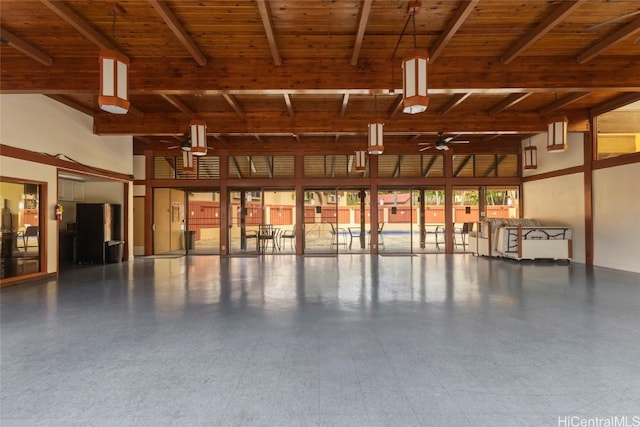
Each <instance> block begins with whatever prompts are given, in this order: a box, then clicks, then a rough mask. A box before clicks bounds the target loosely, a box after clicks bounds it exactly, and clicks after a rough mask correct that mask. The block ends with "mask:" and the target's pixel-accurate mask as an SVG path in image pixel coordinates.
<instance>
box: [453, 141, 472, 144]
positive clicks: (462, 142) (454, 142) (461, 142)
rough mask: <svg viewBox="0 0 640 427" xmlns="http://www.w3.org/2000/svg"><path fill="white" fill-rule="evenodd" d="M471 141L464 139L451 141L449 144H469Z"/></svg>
mask: <svg viewBox="0 0 640 427" xmlns="http://www.w3.org/2000/svg"><path fill="white" fill-rule="evenodd" d="M468 143H469V141H464V140H460V141H451V142H450V143H449V144H468Z"/></svg>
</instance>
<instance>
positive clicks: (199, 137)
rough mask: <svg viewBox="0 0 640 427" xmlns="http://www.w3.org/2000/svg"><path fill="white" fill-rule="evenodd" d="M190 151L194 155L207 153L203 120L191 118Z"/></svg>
mask: <svg viewBox="0 0 640 427" xmlns="http://www.w3.org/2000/svg"><path fill="white" fill-rule="evenodd" d="M189 127H190V128H191V153H193V155H194V156H206V155H207V123H206V122H205V121H204V120H197V119H196V120H191V122H190V123H189Z"/></svg>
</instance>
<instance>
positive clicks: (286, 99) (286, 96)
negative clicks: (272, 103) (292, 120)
mask: <svg viewBox="0 0 640 427" xmlns="http://www.w3.org/2000/svg"><path fill="white" fill-rule="evenodd" d="M282 96H283V97H284V103H285V104H286V106H287V112H288V113H289V117H294V116H295V115H296V113H295V112H294V111H293V105H292V104H291V97H290V96H289V94H288V93H283V94H282Z"/></svg>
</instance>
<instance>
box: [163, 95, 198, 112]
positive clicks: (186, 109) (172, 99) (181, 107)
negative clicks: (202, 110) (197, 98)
mask: <svg viewBox="0 0 640 427" xmlns="http://www.w3.org/2000/svg"><path fill="white" fill-rule="evenodd" d="M160 96H162V97H163V98H164V99H165V100H166V101H167V102H168V103H169V104H171V105H173V106H174V107H176V108H177V109H178V110H180V111H182V112H183V113H184V114H185V115H187V116H189V117H193V111H191V108H189V107H188V106H187V105H186V104H185V103H184V102H182V101H180V98H178V97H177V96H176V95H167V94H162V95H160Z"/></svg>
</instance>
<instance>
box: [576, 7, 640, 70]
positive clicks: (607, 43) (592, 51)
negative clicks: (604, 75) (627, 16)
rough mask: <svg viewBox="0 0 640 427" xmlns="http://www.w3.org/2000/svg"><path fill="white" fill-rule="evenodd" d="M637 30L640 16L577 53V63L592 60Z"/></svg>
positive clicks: (639, 29) (638, 29) (639, 28)
mask: <svg viewBox="0 0 640 427" xmlns="http://www.w3.org/2000/svg"><path fill="white" fill-rule="evenodd" d="M638 31H640V16H639V17H637V18H636V19H634V20H633V21H631V22H630V23H628V24H627V25H625V26H624V27H622V28H620V29H619V30H618V31H616V32H615V33H613V34H611V35H609V36H607V37H605V38H604V39H602V40H600V41H599V42H597V43H596V44H594V45H593V46H591V47H590V48H588V49H587V50H585V51H584V52H582V53H581V54H580V55H578V58H577V60H578V64H584V63H585V62H587V61H590V60H592V59H593V58H595V57H596V56H598V55H600V54H601V53H602V52H604V51H605V50H607V49H609V48H610V47H611V46H613V45H614V44H616V43H619V42H621V41H622V40H624V39H626V38H627V37H629V36H631V35H632V34H635V33H637V32H638Z"/></svg>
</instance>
